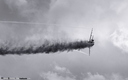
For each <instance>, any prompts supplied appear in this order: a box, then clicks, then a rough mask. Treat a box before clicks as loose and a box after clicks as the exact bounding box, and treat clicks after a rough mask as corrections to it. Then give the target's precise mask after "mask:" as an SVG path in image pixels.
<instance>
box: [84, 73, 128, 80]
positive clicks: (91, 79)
mask: <svg viewBox="0 0 128 80" xmlns="http://www.w3.org/2000/svg"><path fill="white" fill-rule="evenodd" d="M83 80H128V78H123V77H122V76H121V75H119V74H112V75H106V76H104V75H100V74H98V73H97V74H94V75H93V74H91V73H88V77H86V78H84V79H83Z"/></svg>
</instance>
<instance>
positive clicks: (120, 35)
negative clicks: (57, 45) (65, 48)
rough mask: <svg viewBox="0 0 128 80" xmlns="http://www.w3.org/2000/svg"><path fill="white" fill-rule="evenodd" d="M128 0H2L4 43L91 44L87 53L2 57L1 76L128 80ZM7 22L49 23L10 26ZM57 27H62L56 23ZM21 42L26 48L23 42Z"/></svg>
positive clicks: (40, 79) (0, 32) (0, 34)
mask: <svg viewBox="0 0 128 80" xmlns="http://www.w3.org/2000/svg"><path fill="white" fill-rule="evenodd" d="M127 13H128V1H127V0H0V44H1V46H3V45H4V46H5V45H6V42H9V43H11V44H13V45H11V46H10V47H13V46H19V45H21V46H23V45H25V44H26V42H28V41H29V44H37V45H40V44H41V43H43V41H44V40H46V39H48V40H49V41H58V40H59V41H74V40H88V38H89V34H90V31H91V28H93V29H94V33H93V34H94V39H95V45H94V46H93V47H92V49H91V56H88V49H84V50H82V51H83V52H85V54H82V53H81V52H77V51H72V52H57V53H54V54H52V53H51V54H36V55H22V56H18V55H6V56H0V76H3V77H9V76H10V77H30V78H31V80H35V79H36V80H128V75H127V74H128V71H127V67H128V64H127V61H128V54H127V53H128V41H127V40H128V32H127V30H128V27H127V26H128V23H127V20H128V15H127ZM2 21H15V22H31V23H32V22H34V23H46V24H21V23H19V24H18V23H17V24H14V23H8V22H6V23H4V22H2ZM51 24H57V25H51ZM19 43H20V44H19Z"/></svg>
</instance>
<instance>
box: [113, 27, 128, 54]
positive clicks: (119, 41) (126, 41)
mask: <svg viewBox="0 0 128 80" xmlns="http://www.w3.org/2000/svg"><path fill="white" fill-rule="evenodd" d="M127 31H128V29H127V28H126V27H124V26H120V27H119V28H118V29H117V30H115V32H113V34H112V35H111V40H112V42H113V44H114V45H115V46H116V47H118V48H119V49H121V50H123V51H124V52H128V32H127Z"/></svg>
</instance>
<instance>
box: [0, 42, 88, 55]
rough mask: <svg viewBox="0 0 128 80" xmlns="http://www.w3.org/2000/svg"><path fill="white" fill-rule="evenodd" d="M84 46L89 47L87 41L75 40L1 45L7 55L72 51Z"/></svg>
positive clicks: (0, 53)
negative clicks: (19, 45)
mask: <svg viewBox="0 0 128 80" xmlns="http://www.w3.org/2000/svg"><path fill="white" fill-rule="evenodd" d="M83 48H87V41H74V42H62V43H61V42H56V43H48V42H46V43H44V44H42V45H41V46H38V47H34V46H32V45H31V46H29V47H28V48H26V47H25V46H23V47H17V48H13V49H10V48H9V46H6V47H1V48H0V55H7V54H17V55H22V54H37V53H45V54H49V53H55V52H63V51H72V50H80V49H83Z"/></svg>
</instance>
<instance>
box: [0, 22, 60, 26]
mask: <svg viewBox="0 0 128 80" xmlns="http://www.w3.org/2000/svg"><path fill="white" fill-rule="evenodd" d="M0 23H10V24H11V23H12V24H43V25H57V26H62V25H60V24H51V23H39V22H19V21H0Z"/></svg>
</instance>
